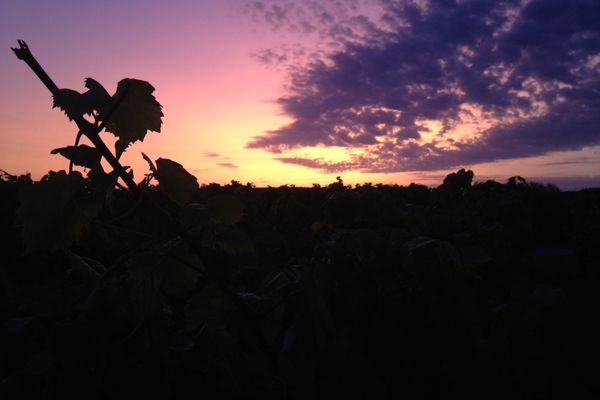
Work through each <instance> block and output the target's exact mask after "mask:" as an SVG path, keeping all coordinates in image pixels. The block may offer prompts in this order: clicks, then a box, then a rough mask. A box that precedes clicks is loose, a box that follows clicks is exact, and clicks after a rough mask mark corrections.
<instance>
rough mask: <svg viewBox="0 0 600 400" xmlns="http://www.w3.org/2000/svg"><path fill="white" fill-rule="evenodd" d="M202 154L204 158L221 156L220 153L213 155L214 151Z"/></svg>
mask: <svg viewBox="0 0 600 400" xmlns="http://www.w3.org/2000/svg"><path fill="white" fill-rule="evenodd" d="M202 154H203V155H204V157H210V158H214V157H220V156H221V155H220V154H219V153H213V152H212V151H205V152H204V153H202Z"/></svg>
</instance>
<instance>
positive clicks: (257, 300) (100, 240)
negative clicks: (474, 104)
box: [0, 161, 600, 399]
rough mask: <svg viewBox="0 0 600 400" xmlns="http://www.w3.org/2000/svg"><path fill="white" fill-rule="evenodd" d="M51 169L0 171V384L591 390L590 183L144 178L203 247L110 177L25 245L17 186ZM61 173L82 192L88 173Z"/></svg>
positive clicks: (96, 392)
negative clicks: (159, 182) (173, 190)
mask: <svg viewBox="0 0 600 400" xmlns="http://www.w3.org/2000/svg"><path fill="white" fill-rule="evenodd" d="M163 163H164V161H163ZM158 165H159V169H160V168H161V167H160V166H161V162H159V163H158ZM63 174H64V173H63ZM61 176H63V177H67V176H69V175H61V173H54V174H51V175H49V176H48V177H46V178H44V179H42V181H43V182H41V183H33V182H32V181H31V180H30V179H29V177H27V176H21V177H16V176H11V175H8V174H4V175H3V179H2V181H1V182H0V193H1V196H0V198H1V199H2V208H1V210H2V218H1V220H2V226H1V227H0V229H1V230H2V241H1V243H2V254H3V257H2V258H3V263H2V268H1V270H0V274H1V275H0V282H1V287H0V297H1V298H2V302H1V304H2V309H1V313H2V340H1V342H0V343H1V345H0V346H1V352H2V357H1V358H0V359H1V364H0V373H1V379H2V384H1V385H0V388H1V391H2V397H3V398H22V397H23V396H25V395H29V396H32V398H41V397H46V398H59V397H64V396H69V395H81V394H82V393H84V394H85V396H86V397H90V398H102V399H104V398H121V397H123V396H126V395H132V396H152V397H156V396H157V395H161V396H163V397H164V398H183V397H184V396H185V394H186V393H189V392H190V391H191V393H198V394H199V395H203V396H209V397H213V396H217V395H218V396H220V397H225V398H292V399H293V398H334V397H342V396H343V397H345V398H396V397H400V396H407V397H409V398H441V397H454V396H460V397H463V398H464V397H473V398H475V397H478V398H507V397H508V398H564V397H566V396H576V397H578V398H586V396H587V397H590V398H591V397H592V396H593V394H594V393H596V390H597V387H596V380H595V377H594V373H593V371H592V370H590V369H589V368H588V367H587V366H588V365H589V364H590V363H593V360H594V359H595V357H596V356H597V353H596V352H595V350H597V338H598V331H597V328H595V324H594V323H593V320H594V318H595V314H596V313H595V307H594V304H595V303H594V301H593V299H594V297H595V294H594V293H595V289H596V288H597V284H598V273H597V260H598V258H599V256H600V255H599V253H598V251H599V250H598V249H600V243H599V242H600V192H599V191H598V190H594V189H590V190H583V191H580V192H576V193H575V192H564V193H563V192H559V191H557V190H556V189H554V188H552V187H549V186H544V185H539V184H534V183H528V182H526V181H525V180H523V179H522V178H521V179H518V178H515V179H511V180H509V182H508V183H506V184H501V183H497V182H493V181H488V182H484V183H475V184H471V179H472V173H471V172H470V171H467V172H465V171H459V172H457V173H456V174H451V175H449V176H448V177H447V178H446V180H445V181H444V184H443V185H441V186H440V187H438V188H437V189H433V190H431V189H428V188H426V187H423V186H419V185H410V186H408V187H401V186H388V185H375V186H374V185H371V184H365V185H359V186H357V188H355V189H351V188H349V187H347V186H344V185H343V183H342V182H341V179H340V180H339V181H338V182H336V183H334V184H332V185H329V186H328V187H322V188H321V187H318V186H315V187H313V188H291V187H281V188H268V189H262V188H255V187H253V185H241V184H239V183H237V182H232V184H230V185H225V186H220V185H216V184H213V185H208V186H203V187H201V188H200V189H198V190H197V191H195V192H193V193H192V199H191V202H189V201H188V202H185V205H184V206H183V207H180V206H178V205H177V203H179V204H182V200H181V198H180V197H171V196H169V195H168V194H163V193H161V192H160V191H158V190H156V188H153V187H150V188H149V190H148V191H147V193H146V194H145V196H151V197H153V198H155V200H156V201H157V202H160V204H162V206H163V207H165V208H168V209H170V210H171V211H172V212H174V213H176V214H177V215H178V216H179V218H180V219H181V220H182V221H183V223H184V224H185V225H186V227H187V228H188V229H189V230H190V231H191V232H193V234H194V235H195V237H197V238H198V241H199V243H202V245H203V246H204V247H205V248H206V249H211V250H212V251H213V253H211V254H213V256H214V257H213V259H211V260H210V261H207V260H200V258H199V257H198V256H197V255H195V254H194V252H193V251H192V250H190V249H189V247H188V246H187V245H186V244H185V243H184V242H183V241H182V240H181V239H179V238H178V236H177V235H176V234H174V233H173V232H172V231H171V230H170V229H169V228H168V227H165V226H164V224H162V223H161V222H160V221H157V220H156V218H154V217H153V216H152V215H150V214H148V212H147V211H145V210H144V209H143V208H141V207H140V206H139V202H138V201H136V200H135V198H133V197H132V196H131V195H130V194H129V193H127V192H126V191H123V190H120V189H116V190H110V191H109V192H108V193H107V196H105V198H104V199H103V201H102V202H101V203H100V205H98V207H99V209H98V210H97V211H96V215H95V217H93V219H92V221H91V222H90V223H89V224H88V223H82V224H78V223H75V222H77V221H74V222H73V223H72V224H71V225H73V226H76V227H80V226H83V228H81V229H79V228H78V229H76V230H72V229H70V228H69V229H70V230H69V233H70V234H71V236H73V237H74V239H73V241H72V243H70V245H68V246H59V248H57V247H52V244H54V243H56V240H58V239H56V238H61V237H62V238H64V236H61V234H60V232H59V231H55V232H54V234H53V235H52V236H51V237H52V239H53V240H52V241H49V242H48V243H47V244H48V245H49V246H50V247H51V250H52V251H49V250H44V249H42V247H43V244H40V242H39V240H38V241H36V242H35V243H36V244H37V245H36V247H35V248H33V249H31V251H28V250H27V249H28V243H23V241H22V239H21V235H20V234H19V231H21V232H23V233H24V232H25V229H26V227H23V228H15V227H14V222H15V221H16V220H18V215H19V212H20V211H18V210H19V199H20V198H22V197H23V195H22V194H19V193H27V192H28V191H30V190H31V188H35V187H36V186H40V185H43V184H49V183H51V182H52V181H53V180H56V179H58V178H60V177H61ZM71 176H72V177H74V176H76V175H71ZM61 179H64V178H61ZM73 179H80V180H81V182H79V183H78V184H79V185H80V186H77V188H79V189H78V191H75V190H73V193H74V195H75V198H76V199H78V201H79V203H78V204H83V203H81V202H82V201H83V199H84V198H86V196H90V198H93V196H94V192H95V191H97V190H99V189H98V188H99V185H101V184H98V183H94V182H92V180H90V179H84V178H83V177H81V176H79V178H73ZM44 182H45V183H44ZM175 186H176V185H175ZM82 190H83V192H81V191H82ZM38 193H40V192H38ZM38 196H39V194H38ZM90 202H91V200H89V199H88V203H90ZM22 204H23V203H22ZM21 207H22V205H21ZM86 215H87V214H86ZM81 218H84V217H81ZM86 218H87V217H86ZM86 221H87V220H86ZM67 228H68V227H67ZM57 229H58V228H57ZM60 229H62V228H60ZM69 237H70V236H69ZM25 238H26V237H25ZM55 239H56V240H55ZM205 261H206V262H213V263H216V264H218V267H219V269H220V273H221V274H222V278H223V279H224V280H225V281H226V282H227V284H228V285H229V286H230V287H231V288H233V289H234V290H235V293H236V294H237V296H238V297H239V299H241V300H242V301H243V302H244V303H245V304H246V305H247V307H248V309H249V310H251V311H252V313H251V318H250V319H249V316H248V314H246V313H245V312H244V311H243V310H240V309H239V308H238V307H236V305H235V304H234V303H233V302H232V301H231V299H230V298H229V297H228V295H227V294H226V293H225V292H223V291H222V290H221V289H220V288H219V287H218V286H216V285H215V282H214V281H212V280H211V278H210V277H209V276H207V274H206V270H205V269H204V266H203V262H205ZM255 324H258V327H259V329H258V330H255V329H253V326H254V325H255ZM257 335H259V336H261V337H258V336H257Z"/></svg>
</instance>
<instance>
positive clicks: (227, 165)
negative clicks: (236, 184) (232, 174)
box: [217, 163, 239, 169]
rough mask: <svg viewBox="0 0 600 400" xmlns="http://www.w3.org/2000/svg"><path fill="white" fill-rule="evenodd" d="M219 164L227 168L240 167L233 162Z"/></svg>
mask: <svg viewBox="0 0 600 400" xmlns="http://www.w3.org/2000/svg"><path fill="white" fill-rule="evenodd" d="M217 165H219V166H221V167H225V168H231V169H236V168H239V167H238V166H237V165H235V164H233V163H217Z"/></svg>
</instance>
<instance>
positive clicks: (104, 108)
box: [12, 40, 266, 349]
mask: <svg viewBox="0 0 600 400" xmlns="http://www.w3.org/2000/svg"><path fill="white" fill-rule="evenodd" d="M18 44H19V47H17V48H12V50H13V51H14V53H15V54H16V56H17V58H18V59H20V60H23V61H24V62H25V63H26V64H27V65H28V66H29V67H30V68H31V69H32V70H33V72H34V73H35V74H36V75H37V76H38V78H39V79H40V80H41V81H42V83H43V84H44V85H45V86H46V87H47V88H48V90H49V91H50V92H51V93H52V96H53V98H54V107H59V108H60V109H62V110H63V111H64V112H65V113H66V114H67V116H68V117H69V119H70V120H72V121H74V122H75V124H76V125H77V127H78V129H79V132H78V139H79V137H80V136H81V135H83V136H85V137H87V138H88V139H89V140H90V142H91V143H92V144H93V146H94V147H90V146H85V145H79V140H77V141H76V144H75V146H68V147H64V148H59V149H55V150H53V151H52V153H54V154H56V153H58V154H61V155H63V156H64V157H66V158H68V159H69V160H70V163H71V165H72V164H73V163H75V164H76V165H80V166H83V167H86V168H90V169H91V170H92V172H93V171H98V170H100V171H102V168H101V166H100V159H101V158H102V157H103V158H104V159H105V160H106V161H107V162H108V164H109V165H110V166H111V168H112V169H113V176H114V174H116V175H117V176H118V177H119V178H121V179H122V181H123V182H124V183H125V185H126V186H127V189H128V190H129V192H131V193H132V194H134V196H136V198H137V201H136V208H137V206H138V205H141V206H143V207H144V208H146V210H147V211H151V212H152V213H153V214H154V215H156V216H157V217H158V219H159V220H161V221H162V223H163V224H166V225H167V226H168V227H169V228H170V229H172V231H173V232H175V233H176V234H177V235H178V236H179V237H180V238H181V240H182V241H183V242H185V243H186V244H187V245H188V246H189V248H190V249H191V250H192V252H193V253H195V254H196V255H197V256H198V257H199V258H200V260H201V261H202V265H203V267H204V269H205V274H206V277H207V278H208V279H209V280H211V281H212V282H214V283H215V284H216V285H217V286H218V287H219V288H220V289H221V290H222V291H223V292H224V293H226V294H227V296H228V297H229V299H230V300H231V301H232V303H233V304H235V306H236V307H237V308H238V309H239V310H240V311H241V312H242V313H243V314H244V316H245V319H246V321H247V322H248V323H249V324H250V325H251V326H252V327H253V329H254V330H255V332H256V335H257V338H258V342H259V343H260V344H261V347H263V349H265V348H266V343H265V342H264V338H263V336H262V334H261V333H260V331H259V328H258V325H257V313H255V312H254V310H253V309H251V308H250V307H249V306H248V305H247V304H246V303H245V302H244V301H243V300H242V298H241V297H240V296H239V295H238V294H237V293H236V291H235V290H234V289H233V288H232V287H230V286H229V285H228V284H227V283H226V282H225V279H223V277H222V276H221V273H220V272H219V268H218V267H217V266H218V265H219V264H222V263H223V257H221V256H220V254H219V252H217V251H216V250H214V249H211V248H205V247H203V246H202V245H201V243H199V241H198V238H197V237H196V236H194V234H192V233H191V232H190V231H189V230H188V229H187V228H186V227H185V226H184V225H183V224H182V223H181V222H180V221H178V220H177V219H176V218H174V217H173V216H171V215H170V213H169V212H168V211H166V210H165V209H164V208H163V207H162V206H161V205H160V204H158V202H156V201H154V200H153V199H152V198H151V197H150V196H144V195H143V191H142V189H141V188H140V186H139V185H138V184H136V183H135V181H134V180H133V177H132V174H130V173H128V171H127V170H126V168H125V167H124V166H123V165H122V164H121V163H120V162H119V158H120V155H121V154H122V153H123V152H124V151H125V150H126V148H127V147H128V146H129V145H130V144H131V143H133V142H135V141H137V140H140V141H143V139H144V137H145V134H146V132H147V131H148V130H151V131H156V132H160V128H161V124H162V116H163V113H162V111H161V108H162V106H161V105H160V104H159V103H158V102H157V101H156V99H155V98H154V96H153V95H152V92H153V91H154V88H153V87H152V86H151V85H150V84H149V83H148V82H145V81H140V80H136V79H123V80H121V81H120V82H119V84H118V87H117V91H116V93H115V95H113V96H111V95H110V94H109V93H108V92H107V91H106V90H105V89H104V88H103V87H102V85H100V84H99V83H98V82H96V81H95V80H93V79H92V78H87V79H86V81H85V86H86V87H87V88H88V91H87V92H85V93H81V94H80V93H79V92H76V91H74V90H71V89H60V88H59V87H58V86H57V85H56V84H55V83H54V81H53V80H52V79H51V78H50V76H49V75H48V74H47V73H46V71H45V70H44V69H43V68H42V66H41V65H40V64H39V63H38V61H37V60H36V59H35V57H34V56H33V54H32V53H31V50H30V49H29V46H28V45H27V43H25V41H23V40H18ZM84 115H91V116H92V117H93V118H94V122H90V121H89V120H87V119H86V118H85V117H84ZM103 130H106V131H107V132H111V133H113V134H114V135H115V136H116V137H117V138H118V140H117V142H116V145H115V154H113V153H112V152H111V151H110V150H109V148H108V147H107V146H106V144H105V143H104V141H103V140H102V138H101V137H100V135H99V134H100V132H101V131H103ZM142 154H143V153H142ZM143 157H144V159H145V160H146V161H147V162H148V163H149V165H150V169H151V176H153V177H155V178H156V179H157V180H158V181H159V188H162V189H164V191H165V192H166V193H167V194H168V195H169V197H170V198H171V199H172V200H173V201H174V202H175V203H178V204H179V205H184V204H186V202H189V199H190V198H191V194H190V192H192V191H193V190H194V189H197V188H198V185H197V181H196V178H195V177H193V176H192V175H191V174H189V173H188V172H187V171H185V169H183V167H182V166H181V165H180V164H178V163H176V162H174V161H171V160H167V159H161V158H159V159H158V160H156V166H155V165H154V164H153V163H152V161H151V160H150V158H149V157H147V156H146V155H145V154H143ZM69 169H71V168H69ZM68 177H70V174H69V176H68ZM61 179H63V182H64V184H65V185H66V186H65V187H69V186H68V183H69V182H68V181H67V180H66V178H61ZM148 182H149V180H148V179H145V180H144V181H143V182H142V185H143V186H147V184H148ZM113 183H114V184H117V182H116V180H115V181H114V182H113ZM235 207H237V206H236V205H235V204H234V208H235ZM63 247H64V246H63Z"/></svg>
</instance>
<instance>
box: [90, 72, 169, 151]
mask: <svg viewBox="0 0 600 400" xmlns="http://www.w3.org/2000/svg"><path fill="white" fill-rule="evenodd" d="M152 92H154V87H153V86H152V85H151V84H150V83H148V82H146V81H142V80H138V79H130V78H126V79H122V80H121V81H120V82H119V84H118V85H117V91H116V93H115V94H114V95H113V96H112V99H111V104H114V103H115V102H116V101H118V100H119V99H120V98H121V97H122V96H123V97H122V101H121V104H120V105H119V106H118V107H117V108H116V109H115V110H114V112H113V114H112V116H111V117H110V120H109V121H107V122H106V131H107V132H111V133H112V134H114V135H115V136H116V137H117V138H118V140H117V143H116V144H115V146H116V148H117V154H118V155H119V154H120V153H122V152H123V151H124V150H125V149H126V148H127V146H129V145H130V144H131V143H133V142H135V141H136V140H139V141H140V142H141V141H143V140H144V137H145V136H146V132H147V131H154V132H160V127H161V124H162V117H163V112H162V106H161V105H160V103H159V102H158V101H156V98H155V97H154V95H153V94H152ZM109 108H110V107H109ZM104 117H105V116H104V115H101V116H100V119H103V118H104Z"/></svg>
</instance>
